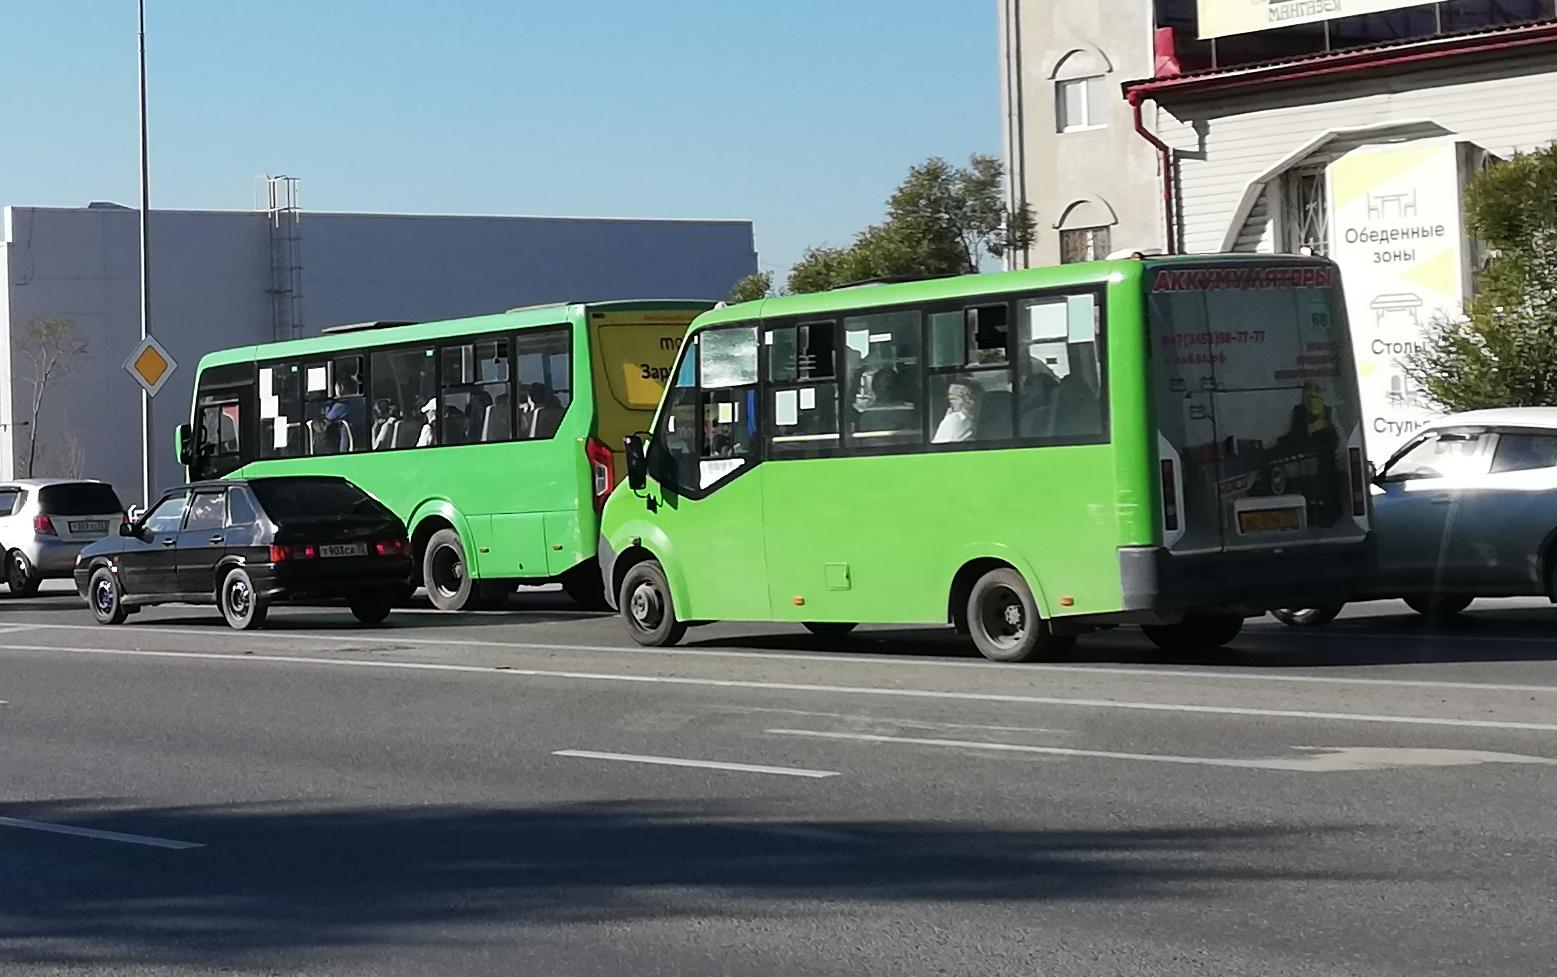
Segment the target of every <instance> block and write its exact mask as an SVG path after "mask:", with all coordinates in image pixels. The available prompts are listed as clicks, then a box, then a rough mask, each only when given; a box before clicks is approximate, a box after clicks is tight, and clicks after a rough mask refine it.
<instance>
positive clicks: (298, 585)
mask: <svg viewBox="0 0 1557 977" xmlns="http://www.w3.org/2000/svg"><path fill="white" fill-rule="evenodd" d="M247 569H248V571H249V576H250V578H252V579H253V581H254V589H255V590H256V591H258V592H259V594H260V596H262V597H264V598H266V599H267V600H278V601H290V600H298V601H307V600H331V599H335V598H342V597H356V596H358V595H359V594H370V593H382V592H385V591H394V590H399V589H401V588H403V587H404V586H406V584H407V582H408V581H409V580H410V578H411V561H410V559H389V558H382V557H381V558H372V559H364V560H357V559H350V560H342V561H340V562H339V563H336V562H335V561H332V560H300V561H297V562H295V563H269V564H252V563H251V564H249V566H248V568H247Z"/></svg>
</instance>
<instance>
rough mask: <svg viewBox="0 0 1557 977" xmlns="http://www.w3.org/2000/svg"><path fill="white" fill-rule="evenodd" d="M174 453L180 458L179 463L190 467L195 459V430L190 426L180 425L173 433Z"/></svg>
mask: <svg viewBox="0 0 1557 977" xmlns="http://www.w3.org/2000/svg"><path fill="white" fill-rule="evenodd" d="M173 452H174V454H175V455H177V456H178V463H179V464H180V465H184V466H185V467H188V465H189V463H190V462H191V461H193V460H194V457H195V429H194V428H192V427H190V426H189V425H188V424H180V425H179V426H178V429H177V430H175V431H174V432H173Z"/></svg>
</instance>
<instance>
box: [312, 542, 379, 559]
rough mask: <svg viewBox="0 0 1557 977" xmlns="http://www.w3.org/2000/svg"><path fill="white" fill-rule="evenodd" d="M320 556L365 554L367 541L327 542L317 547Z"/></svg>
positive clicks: (366, 552) (366, 553)
mask: <svg viewBox="0 0 1557 977" xmlns="http://www.w3.org/2000/svg"><path fill="white" fill-rule="evenodd" d="M319 555H320V556H367V555H368V544H367V543H327V544H325V545H324V546H321V547H319Z"/></svg>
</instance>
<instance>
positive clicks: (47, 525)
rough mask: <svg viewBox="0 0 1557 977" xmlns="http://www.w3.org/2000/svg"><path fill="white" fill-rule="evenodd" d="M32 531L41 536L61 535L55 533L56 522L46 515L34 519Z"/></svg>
mask: <svg viewBox="0 0 1557 977" xmlns="http://www.w3.org/2000/svg"><path fill="white" fill-rule="evenodd" d="M32 531H33V532H35V533H37V534H38V535H39V536H58V535H59V533H57V532H55V531H54V520H53V519H50V518H49V517H48V516H45V515H36V516H33V517H32Z"/></svg>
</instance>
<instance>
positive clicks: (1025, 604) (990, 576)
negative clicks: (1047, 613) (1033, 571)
mask: <svg viewBox="0 0 1557 977" xmlns="http://www.w3.org/2000/svg"><path fill="white" fill-rule="evenodd" d="M968 633H969V635H970V636H972V638H973V645H974V647H976V648H978V650H979V654H981V655H983V656H984V657H985V658H988V659H989V660H990V661H997V662H1030V661H1037V660H1038V659H1040V658H1049V657H1052V656H1054V655H1060V654H1064V653H1065V652H1066V651H1069V650H1070V649H1071V647H1073V646H1074V645H1075V644H1076V637H1075V635H1058V634H1055V633H1054V629H1053V628H1051V627H1050V626H1049V622H1048V621H1045V620H1044V619H1043V617H1042V615H1040V614H1039V613H1038V602H1037V601H1036V600H1034V599H1033V592H1032V590H1031V589H1030V588H1029V587H1028V586H1027V581H1025V580H1023V579H1022V575H1021V574H1020V573H1017V572H1016V571H1015V570H1012V569H1011V568H1009V567H1001V568H999V569H996V570H991V571H989V572H988V573H986V574H984V575H983V576H982V577H980V578H979V579H978V581H977V582H976V583H974V585H973V590H972V591H970V592H969V594H968Z"/></svg>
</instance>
